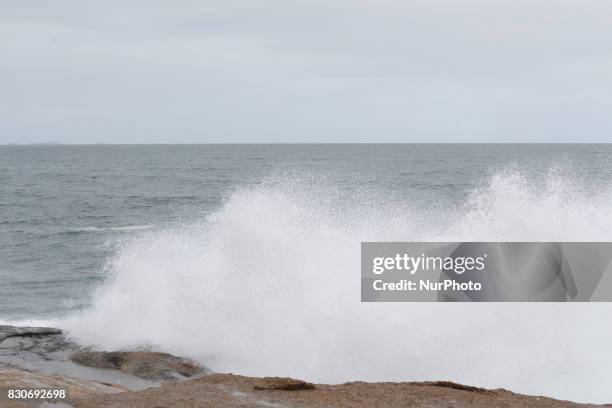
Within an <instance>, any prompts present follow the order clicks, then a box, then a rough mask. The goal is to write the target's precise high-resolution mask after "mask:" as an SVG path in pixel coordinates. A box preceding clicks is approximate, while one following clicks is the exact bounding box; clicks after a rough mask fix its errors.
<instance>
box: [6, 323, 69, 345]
mask: <svg viewBox="0 0 612 408" xmlns="http://www.w3.org/2000/svg"><path fill="white" fill-rule="evenodd" d="M56 334H62V331H61V330H59V329H53V328H50V327H15V326H3V325H0V343H2V342H3V341H4V340H6V339H8V338H9V337H35V336H48V335H56Z"/></svg>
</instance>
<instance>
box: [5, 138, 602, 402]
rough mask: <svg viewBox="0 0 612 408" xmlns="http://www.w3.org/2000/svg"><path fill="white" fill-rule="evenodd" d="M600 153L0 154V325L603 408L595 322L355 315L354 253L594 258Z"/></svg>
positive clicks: (299, 370)
mask: <svg viewBox="0 0 612 408" xmlns="http://www.w3.org/2000/svg"><path fill="white" fill-rule="evenodd" d="M611 239H612V145H597V144H415V145H413V144H398V145H395V144H337V145H334V144H330V145H328V144H304V145H88V146H62V145H57V146H56V145H51V146H46V145H40V146H0V321H2V322H19V323H39V324H43V323H44V324H49V325H53V326H57V327H61V328H63V329H66V330H68V331H69V333H71V335H72V336H73V337H74V338H75V339H77V340H78V341H80V342H82V343H83V344H94V345H96V346H98V347H101V348H107V349H111V348H127V347H151V348H155V349H159V350H162V351H168V352H172V353H175V354H182V355H186V356H188V357H191V358H194V359H197V360H199V361H201V362H202V363H204V364H205V365H207V366H208V367H211V368H212V369H214V370H218V371H225V372H228V371H231V372H235V373H243V374H253V375H274V376H278V375H280V376H285V375H287V376H294V377H300V378H305V379H308V380H313V381H321V382H323V381H325V382H341V381H349V380H357V379H363V380H427V379H444V380H453V381H458V382H463V383H469V384H472V385H481V386H487V387H494V388H496V387H503V388H510V389H512V390H513V391H516V392H523V393H531V394H543V395H548V396H553V397H557V398H566V399H572V400H577V401H587V402H611V401H612V388H610V387H609V384H610V380H611V376H610V374H609V367H610V366H611V365H612V352H611V351H610V350H609V344H610V341H611V340H612V329H610V324H609V316H610V313H611V312H612V306H610V305H607V304H520V305H519V304H459V305H458V304H418V305H417V304H410V303H406V304H361V303H360V291H359V278H360V270H359V245H360V242H361V241H366V240H368V241H470V240H475V241H487V240H496V241H519V240H520V241H610V240H611Z"/></svg>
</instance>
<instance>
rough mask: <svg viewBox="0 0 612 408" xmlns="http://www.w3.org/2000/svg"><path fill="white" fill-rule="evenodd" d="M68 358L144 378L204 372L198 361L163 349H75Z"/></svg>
mask: <svg viewBox="0 0 612 408" xmlns="http://www.w3.org/2000/svg"><path fill="white" fill-rule="evenodd" d="M70 360H71V361H73V362H74V363H76V364H80V365H82V366H85V367H91V368H102V369H107V370H118V371H122V372H124V373H127V374H131V375H135V376H137V377H140V378H145V379H147V380H177V379H184V378H190V377H194V376H196V375H198V374H202V373H204V372H205V370H204V368H202V367H201V366H199V365H198V364H196V363H194V362H192V361H189V360H186V359H183V358H180V357H175V356H173V355H171V354H166V353H155V352H148V351H115V352H103V351H94V350H82V351H78V352H76V353H74V354H72V355H71V356H70Z"/></svg>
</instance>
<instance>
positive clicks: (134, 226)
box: [67, 225, 155, 234]
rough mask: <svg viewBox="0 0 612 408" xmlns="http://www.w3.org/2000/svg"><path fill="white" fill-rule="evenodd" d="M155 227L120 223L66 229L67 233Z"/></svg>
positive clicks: (139, 229)
mask: <svg viewBox="0 0 612 408" xmlns="http://www.w3.org/2000/svg"><path fill="white" fill-rule="evenodd" d="M152 228H155V226H154V225H121V226H116V227H93V226H91V227H83V228H76V229H71V230H68V231H67V232H68V233H73V234H74V233H81V232H105V231H143V230H149V229H152Z"/></svg>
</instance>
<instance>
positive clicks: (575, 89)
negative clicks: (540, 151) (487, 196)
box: [0, 0, 612, 143]
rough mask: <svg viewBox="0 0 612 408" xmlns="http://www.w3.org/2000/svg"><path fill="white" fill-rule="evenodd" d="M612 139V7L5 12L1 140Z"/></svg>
mask: <svg viewBox="0 0 612 408" xmlns="http://www.w3.org/2000/svg"><path fill="white" fill-rule="evenodd" d="M44 141H58V142H62V143H207V142H375V141H381V142H438V141H439V142H487V141H491V142H502V141H560V142H571V141H575V142H580V141H584V142H587V141H592V142H596V141H601V142H612V2H611V1H608V0H599V1H594V0H575V1H567V0H554V1H553V0H549V1H542V0H512V1H503V0H500V1H490V0H418V1H409V0H299V1H290V0H219V1H217V0H214V1H213V0H200V1H195V0H194V1H191V0H167V1H158V0H142V1H131V0H104V1H101V0H100V1H87V0H74V1H68V0H54V1H48V0H45V1H37V0H0V143H28V142H44Z"/></svg>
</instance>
